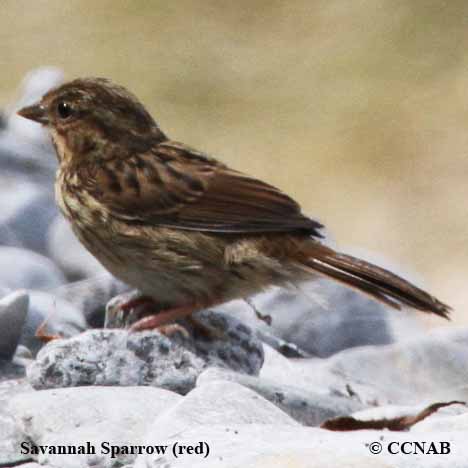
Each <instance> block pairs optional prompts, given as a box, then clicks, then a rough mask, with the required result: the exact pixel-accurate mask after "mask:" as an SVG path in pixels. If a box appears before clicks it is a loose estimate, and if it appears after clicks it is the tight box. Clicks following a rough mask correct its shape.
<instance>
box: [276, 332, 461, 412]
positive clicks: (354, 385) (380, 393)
mask: <svg viewBox="0 0 468 468" xmlns="http://www.w3.org/2000/svg"><path fill="white" fill-rule="evenodd" d="M270 369H271V368H270ZM283 375H285V376H286V375H288V377H285V378H301V377H302V378H303V379H305V381H307V382H309V384H310V385H314V383H313V382H314V381H315V382H316V383H315V386H316V387H317V385H319V386H320V388H321V390H322V391H324V390H325V391H328V392H331V393H335V394H342V395H353V396H354V398H357V399H358V400H360V401H361V402H363V403H366V404H373V405H383V404H405V405H411V404H420V403H422V402H434V401H450V400H462V401H468V329H467V328H461V329H458V330H457V329H440V330H437V331H434V332H432V333H429V334H427V335H426V336H424V337H418V338H416V339H414V340H410V341H406V342H401V343H395V344H392V345H387V346H379V347H377V346H365V347H362V348H355V349H349V350H345V351H342V352H341V353H339V354H336V355H334V356H332V357H330V358H329V359H327V360H313V359H306V360H302V362H296V363H294V364H293V365H292V366H289V368H284V369H283ZM300 376H301V377H300ZM308 376H309V377H308ZM310 376H314V378H313V379H311V378H310ZM311 388H312V387H311Z"/></svg>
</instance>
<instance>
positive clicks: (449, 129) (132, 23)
mask: <svg viewBox="0 0 468 468" xmlns="http://www.w3.org/2000/svg"><path fill="white" fill-rule="evenodd" d="M0 44H1V45H0V50H1V53H0V65H1V68H2V77H1V79H0V107H7V106H8V105H9V104H12V103H14V102H15V100H17V99H18V95H17V92H16V91H15V90H16V89H17V87H18V84H19V83H20V82H21V80H22V78H23V77H24V75H25V74H26V73H27V72H28V71H30V70H31V69H33V68H35V67H38V66H43V65H53V66H56V67H59V68H61V69H63V70H64V72H65V76H66V78H67V79H71V78H75V77H78V76H87V75H94V76H105V77H109V78H111V79H113V80H114V81H116V82H118V83H120V84H123V85H125V86H127V87H128V88H130V89H131V90H132V91H134V92H135V93H136V94H137V95H138V96H139V97H140V98H141V100H142V101H143V102H144V103H145V104H146V105H147V107H148V108H149V109H150V111H151V112H152V113H153V115H154V116H155V118H156V120H157V121H158V122H159V123H160V126H161V128H162V129H163V130H164V131H165V132H166V133H167V134H168V135H170V136H171V137H172V138H174V139H177V140H180V141H183V142H185V143H187V144H190V145H192V146H195V147H196V148H198V149H200V150H203V151H206V152H208V153H211V154H212V155H215V156H216V157H218V158H220V159H222V160H223V161H224V162H225V163H227V164H229V165H230V166H232V167H234V168H236V169H239V170H241V171H244V172H248V173H250V174H253V175H255V176H257V177H260V178H263V179H266V180H268V181H269V182H271V183H272V184H274V185H276V186H278V187H281V188H282V189H284V190H285V191H287V192H288V193H289V194H291V195H292V196H293V197H294V198H296V199H297V200H298V201H299V202H300V203H301V204H302V205H303V207H304V211H305V212H307V213H308V214H310V215H311V216H313V217H316V218H318V219H319V220H321V221H322V222H324V223H325V224H326V226H327V228H328V230H329V232H330V233H331V235H332V237H333V238H334V240H335V241H336V243H337V244H338V245H339V246H340V247H342V248H343V249H347V250H349V251H352V252H355V253H356V252H358V253H362V252H365V254H366V255H367V256H368V257H370V258H381V259H384V263H385V262H387V264H390V265H397V266H398V269H399V271H401V272H407V273H409V275H410V276H411V277H412V278H413V279H416V280H417V281H418V282H419V283H420V284H421V285H424V286H425V287H426V288H428V289H429V290H430V291H431V292H432V293H433V294H435V295H437V296H438V297H440V298H441V299H442V300H444V301H446V302H448V303H449V304H451V305H452V306H453V307H454V309H455V311H454V313H453V319H454V322H453V323H455V324H461V323H464V324H466V323H468V313H467V311H466V305H467V302H468V288H467V287H466V280H467V272H468V268H467V265H468V249H467V248H466V246H467V244H468V242H467V241H468V217H467V215H468V207H467V203H466V200H467V199H468V183H467V178H468V157H467V154H468V53H467V49H468V2H466V1H464V0H451V1H441V0H437V1H436V0H424V1H422V0H420V1H419V0H413V1H411V2H408V1H407V0H355V1H353V2H348V1H344V0H313V1H310V0H287V1H286V0H283V1H274V0H270V1H262V0H256V1H254V0H249V1H245V0H239V1H237V2H219V1H214V0H205V1H202V2H194V1H188V0H187V1H185V0H182V1H177V2H167V1H165V2H163V1H138V2H127V1H116V0H112V1H110V0H101V1H100V2H95V1H85V0H81V1H68V2H62V1H59V0H55V1H51V0H42V1H41V2H34V3H31V2H29V1H13V0H6V1H3V2H2V13H1V15H0ZM10 190H11V192H12V193H13V195H12V196H13V197H14V192H15V191H16V190H21V187H20V186H16V187H11V189H10ZM7 201H8V200H5V199H3V200H2V199H1V198H0V206H1V205H2V204H5V203H7ZM441 322H442V321H440V319H428V324H429V325H431V326H438V325H445V323H441Z"/></svg>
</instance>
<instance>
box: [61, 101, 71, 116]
mask: <svg viewBox="0 0 468 468" xmlns="http://www.w3.org/2000/svg"><path fill="white" fill-rule="evenodd" d="M57 113H58V115H59V117H60V118H61V119H68V117H70V116H71V115H72V113H73V109H72V107H71V106H70V104H69V103H68V102H66V101H60V102H59V103H58V104H57Z"/></svg>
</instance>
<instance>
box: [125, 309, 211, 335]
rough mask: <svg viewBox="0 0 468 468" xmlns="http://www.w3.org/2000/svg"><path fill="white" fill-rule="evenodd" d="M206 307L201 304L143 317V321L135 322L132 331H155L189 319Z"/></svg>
mask: <svg viewBox="0 0 468 468" xmlns="http://www.w3.org/2000/svg"><path fill="white" fill-rule="evenodd" d="M203 307H204V306H203V305H201V304H197V303H195V304H190V305H186V306H181V307H175V308H174V309H168V310H162V311H161V312H158V313H157V314H154V315H149V316H148V317H143V318H142V319H140V320H138V321H137V322H135V323H134V324H133V325H132V326H131V327H130V331H131V332H135V331H142V330H154V329H155V328H161V327H163V326H164V325H167V324H169V323H172V322H174V321H175V320H178V319H181V318H184V317H187V316H188V315H191V314H193V313H194V312H197V311H198V310H201V309H202V308H203Z"/></svg>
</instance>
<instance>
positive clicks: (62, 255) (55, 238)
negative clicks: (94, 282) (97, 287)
mask: <svg viewBox="0 0 468 468" xmlns="http://www.w3.org/2000/svg"><path fill="white" fill-rule="evenodd" d="M47 244H48V247H47V251H48V253H49V255H50V257H51V258H52V259H53V260H54V261H55V262H56V263H57V265H59V266H60V268H61V269H62V270H63V271H64V272H65V273H66V275H67V276H68V277H69V278H71V279H73V280H77V279H82V278H89V277H96V276H99V275H100V274H102V273H107V271H106V270H105V269H104V267H103V266H102V265H101V264H100V263H99V262H98V261H97V260H96V259H95V258H94V257H93V256H92V255H91V254H90V253H89V252H88V251H87V250H86V249H85V248H84V247H83V245H82V244H81V242H80V241H79V240H78V239H77V238H76V236H75V234H73V231H72V229H71V227H70V224H69V223H68V221H66V220H65V219H64V218H63V216H62V215H57V216H56V218H55V220H54V222H53V223H52V224H51V225H50V228H49V232H48V233H47Z"/></svg>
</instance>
